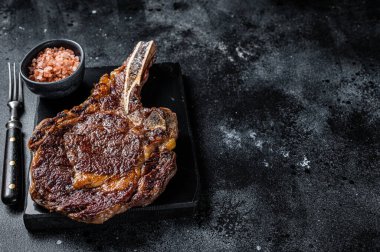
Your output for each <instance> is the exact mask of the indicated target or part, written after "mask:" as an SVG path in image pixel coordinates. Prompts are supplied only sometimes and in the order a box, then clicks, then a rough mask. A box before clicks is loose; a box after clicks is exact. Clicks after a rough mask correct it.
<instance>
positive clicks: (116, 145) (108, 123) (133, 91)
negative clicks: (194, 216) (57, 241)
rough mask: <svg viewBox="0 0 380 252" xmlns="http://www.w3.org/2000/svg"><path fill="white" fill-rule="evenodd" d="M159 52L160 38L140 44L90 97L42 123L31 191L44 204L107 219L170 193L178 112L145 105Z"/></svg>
mask: <svg viewBox="0 0 380 252" xmlns="http://www.w3.org/2000/svg"><path fill="white" fill-rule="evenodd" d="M155 54H156V45H155V43H154V42H153V41H150V42H139V43H138V44H137V45H136V47H135V48H134V50H133V52H132V54H131V55H130V56H129V57H128V59H127V60H126V61H125V62H124V63H123V65H122V66H120V67H119V68H117V69H115V70H114V71H113V72H111V73H110V74H109V75H108V74H106V75H103V76H102V77H101V78H100V81H99V83H97V84H96V85H95V87H94V89H93V91H92V93H91V95H90V97H88V98H87V100H86V101H84V102H83V103H82V104H80V105H79V106H76V107H73V108H72V109H71V110H65V111H62V112H60V113H59V114H58V115H57V116H56V117H54V118H48V119H45V120H43V121H41V122H40V123H39V124H38V126H37V127H36V129H35V130H34V132H33V134H32V137H31V138H30V140H29V143H28V145H29V148H30V149H31V150H32V151H33V160H32V163H31V168H30V172H31V186H30V194H31V196H32V198H33V200H34V201H35V202H36V203H37V204H39V205H41V206H43V207H45V208H47V209H49V210H50V211H56V212H60V213H62V214H65V215H67V216H68V217H70V218H71V219H74V220H77V221H81V222H86V223H103V222H104V221H106V220H108V219H109V218H111V217H112V216H114V215H115V214H119V213H122V212H124V211H126V210H127V209H129V208H131V207H136V206H146V205H148V204H150V203H152V202H153V201H154V200H155V199H156V198H157V197H158V196H159V195H160V194H161V193H162V192H163V191H164V190H165V187H166V185H167V184H168V182H169V180H170V179H171V178H172V177H173V176H174V174H175V173H176V169H177V168H176V156H175V153H174V152H173V151H172V150H173V148H174V147H175V144H176V139H177V132H178V125H177V117H176V114H175V113H173V112H172V111H171V110H169V109H167V108H144V107H143V106H142V104H141V102H140V91H141V88H142V86H143V84H144V83H145V82H146V80H147V78H148V70H149V67H150V66H151V65H152V63H153V61H154V58H155Z"/></svg>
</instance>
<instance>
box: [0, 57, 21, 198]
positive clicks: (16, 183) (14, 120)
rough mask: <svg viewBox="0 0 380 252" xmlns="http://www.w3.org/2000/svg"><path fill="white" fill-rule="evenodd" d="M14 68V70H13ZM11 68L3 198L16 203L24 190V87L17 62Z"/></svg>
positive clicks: (9, 68)
mask: <svg viewBox="0 0 380 252" xmlns="http://www.w3.org/2000/svg"><path fill="white" fill-rule="evenodd" d="M12 68H13V71H12ZM8 70H9V99H8V107H9V108H10V112H11V118H10V120H9V121H8V123H7V124H6V128H7V134H6V142H5V151H4V155H5V156H4V166H3V184H2V191H1V200H2V201H3V203H4V204H6V205H16V204H18V203H19V202H20V200H21V196H22V190H23V184H22V181H23V178H22V174H23V169H24V165H23V162H24V158H23V152H22V144H23V139H22V132H21V127H22V125H21V122H20V120H19V116H20V113H21V112H22V107H23V102H24V100H23V87H22V81H21V78H20V72H19V71H18V74H17V77H18V78H16V64H15V63H13V67H11V63H9V62H8ZM12 76H13V78H12ZM12 79H13V80H12Z"/></svg>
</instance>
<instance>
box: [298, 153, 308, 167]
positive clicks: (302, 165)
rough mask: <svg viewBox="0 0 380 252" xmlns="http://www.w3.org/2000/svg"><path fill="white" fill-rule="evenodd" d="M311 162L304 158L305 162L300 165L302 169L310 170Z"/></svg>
mask: <svg viewBox="0 0 380 252" xmlns="http://www.w3.org/2000/svg"><path fill="white" fill-rule="evenodd" d="M309 163H310V160H308V159H307V157H306V156H303V160H302V161H301V162H299V163H298V164H299V165H300V166H301V167H305V168H307V169H310V165H309Z"/></svg>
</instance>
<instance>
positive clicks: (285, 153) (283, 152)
mask: <svg viewBox="0 0 380 252" xmlns="http://www.w3.org/2000/svg"><path fill="white" fill-rule="evenodd" d="M280 153H281V155H282V156H283V157H286V158H287V157H289V151H284V150H283V151H281V152H280Z"/></svg>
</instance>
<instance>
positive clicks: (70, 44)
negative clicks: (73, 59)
mask: <svg viewBox="0 0 380 252" xmlns="http://www.w3.org/2000/svg"><path fill="white" fill-rule="evenodd" d="M61 46H62V47H64V48H67V49H71V50H73V51H74V54H75V55H76V56H78V57H79V60H80V63H79V66H78V69H77V70H76V71H75V72H74V73H72V74H71V75H70V76H69V77H67V78H65V79H62V80H59V81H54V82H37V81H32V80H30V79H29V78H28V76H29V69H28V67H29V66H30V65H31V62H32V60H33V59H34V58H36V57H37V54H38V53H39V52H41V51H42V50H44V49H45V48H47V47H61ZM83 75H84V52H83V49H82V47H81V46H80V45H79V44H78V43H77V42H74V41H72V40H68V39H54V40H48V41H45V42H42V43H41V44H39V45H37V46H36V47H34V48H33V49H32V50H30V52H28V54H27V55H26V56H25V57H24V59H23V60H22V62H21V78H22V79H23V81H24V83H25V84H26V86H27V87H28V88H29V89H30V91H32V92H33V93H35V94H37V95H39V96H41V97H44V98H61V97H64V96H68V95H69V94H71V93H73V92H74V91H75V90H76V89H77V88H78V87H79V86H80V84H81V83H82V80H83Z"/></svg>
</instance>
